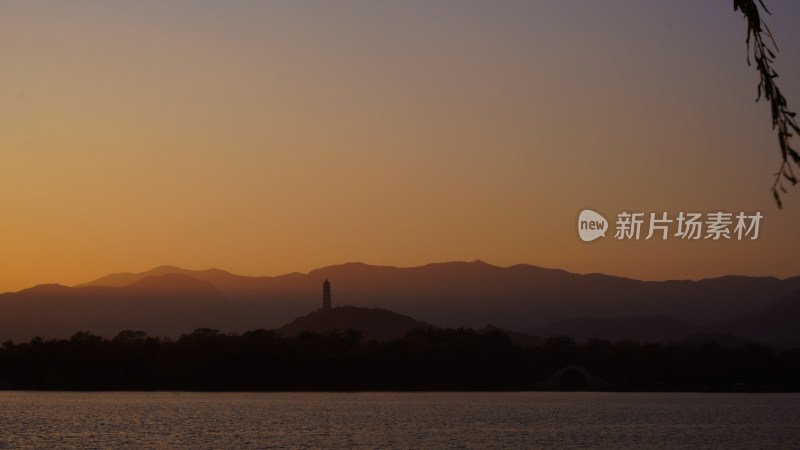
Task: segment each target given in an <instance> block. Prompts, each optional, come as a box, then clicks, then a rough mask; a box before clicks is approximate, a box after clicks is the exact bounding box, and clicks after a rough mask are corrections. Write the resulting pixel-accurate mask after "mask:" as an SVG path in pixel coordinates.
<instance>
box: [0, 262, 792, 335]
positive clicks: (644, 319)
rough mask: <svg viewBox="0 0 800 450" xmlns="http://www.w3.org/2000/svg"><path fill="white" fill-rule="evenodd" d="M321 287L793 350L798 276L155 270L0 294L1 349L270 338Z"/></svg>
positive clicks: (573, 325)
mask: <svg viewBox="0 0 800 450" xmlns="http://www.w3.org/2000/svg"><path fill="white" fill-rule="evenodd" d="M326 277H327V278H328V279H329V280H330V281H331V283H332V292H333V304H334V306H345V305H348V306H357V307H362V308H381V309H384V310H390V311H393V312H395V313H397V314H398V315H401V316H407V317H408V318H409V319H410V318H413V319H411V320H415V321H421V323H426V324H431V325H435V326H444V327H470V328H475V329H480V328H483V327H485V326H486V325H487V324H492V325H493V326H497V327H500V328H503V329H507V330H513V331H515V332H520V333H525V334H535V335H540V336H546V335H548V334H566V335H572V336H575V337H576V338H579V339H584V338H590V337H598V338H605V339H621V338H635V339H639V340H654V341H666V340H675V339H678V338H680V337H681V336H684V337H685V336H689V335H697V334H706V335H709V334H710V335H713V334H714V333H717V332H719V333H731V334H733V335H737V336H742V337H744V338H749V339H757V340H762V341H765V342H770V343H778V344H780V345H800V277H793V278H788V279H783V280H781V279H777V278H773V277H744V276H725V277H720V278H712V279H704V280H700V281H690V280H676V281H639V280H633V279H629V278H622V277H615V276H609V275H603V274H587V275H581V274H574V273H569V272H565V271H562V270H556V269H545V268H541V267H536V266H530V265H515V266H511V267H497V266H493V265H490V264H486V263H484V262H482V261H474V262H450V263H436V264H428V265H425V266H420V267H409V268H398V267H388V266H373V265H367V264H363V263H348V264H342V265H335V266H329V267H325V268H322V269H317V270H313V271H311V272H309V273H307V274H301V273H291V274H287V275H281V276H276V277H246V276H241V275H235V274H231V273H229V272H225V271H223V270H219V269H210V270H203V271H192V270H185V269H181V268H178V267H171V266H162V267H157V268H155V269H153V270H150V271H147V272H142V273H119V274H112V275H108V276H105V277H102V278H99V279H97V280H95V281H92V282H89V283H85V284H82V285H78V286H75V287H65V286H59V285H41V286H36V287H34V288H30V289H26V290H23V291H19V292H14V293H5V294H0V339H3V340H5V339H14V340H16V341H26V340H28V339H30V338H31V337H32V336H34V335H40V336H42V337H45V338H50V337H68V336H70V335H71V334H72V333H74V332H75V331H79V330H87V331H91V332H94V333H97V334H101V335H104V336H113V335H115V334H116V333H117V332H119V331H120V330H122V329H140V330H144V331H146V332H148V333H149V334H151V335H159V336H172V337H176V336H178V335H180V334H181V333H187V332H190V331H192V330H194V329H195V328H200V327H208V328H216V329H219V330H221V331H226V332H228V331H230V332H242V331H246V330H250V329H257V328H266V329H277V328H280V327H282V326H284V325H286V326H288V325H287V324H289V323H290V322H291V321H292V320H294V319H295V318H298V317H300V316H304V315H306V314H308V313H309V312H311V311H315V310H316V309H317V308H318V307H319V306H321V293H322V292H321V291H322V281H323V280H324V279H325V278H326Z"/></svg>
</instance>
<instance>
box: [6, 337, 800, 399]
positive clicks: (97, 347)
mask: <svg viewBox="0 0 800 450" xmlns="http://www.w3.org/2000/svg"><path fill="white" fill-rule="evenodd" d="M570 365H578V366H581V367H583V368H585V369H586V370H587V371H590V372H591V373H592V375H593V376H597V377H600V378H602V379H604V380H607V381H608V383H609V385H610V386H611V387H610V389H611V390H617V391H735V390H751V391H800V349H793V350H783V351H778V350H775V349H773V348H771V347H768V346H766V345H762V344H757V343H747V344H744V345H741V346H739V347H724V346H721V345H719V344H717V343H715V342H706V343H700V342H688V341H685V342H679V343H670V344H655V343H639V342H634V341H620V342H608V341H598V340H593V341H589V342H587V343H577V342H575V341H574V340H573V339H571V338H567V337H553V338H550V339H546V340H544V341H543V342H542V343H541V344H539V345H535V346H525V347H523V346H519V345H515V344H513V343H512V341H511V340H510V338H509V337H508V335H506V334H505V333H503V332H502V331H500V330H491V331H485V332H478V331H474V330H470V329H419V330H414V331H411V332H409V333H408V334H407V335H406V336H405V337H403V338H400V339H397V340H393V341H388V342H378V341H366V340H365V339H363V337H362V333H361V332H358V331H352V330H351V331H344V332H331V333H326V334H318V333H301V334H299V335H298V336H296V337H281V336H280V335H279V334H277V333H276V332H274V331H268V330H263V329H261V330H254V331H249V332H246V333H243V334H241V335H239V334H224V333H220V332H218V331H216V330H212V329H206V328H201V329H198V330H195V331H194V332H193V333H191V334H186V335H183V336H181V337H180V338H179V339H177V340H174V341H173V340H170V339H161V338H157V337H150V336H147V334H145V333H144V332H142V331H130V330H127V331H123V332H121V333H119V334H118V335H117V336H116V337H114V338H113V339H105V338H102V337H100V336H96V335H93V334H91V333H88V332H79V333H76V334H75V335H73V336H72V337H71V338H69V339H59V340H43V339H41V338H38V337H37V338H34V339H32V340H31V341H30V342H27V343H22V344H15V343H13V342H11V341H8V342H5V343H4V344H3V346H2V348H0V378H2V379H3V383H5V385H6V387H13V388H14V389H43V390H48V389H57V390H231V391H241V390H246V391H271V390H309V391H314V390H334V391H347V390H525V389H531V388H535V382H536V381H538V380H543V379H546V378H547V377H549V376H551V375H552V374H554V373H556V372H557V371H559V370H560V369H563V368H564V367H567V366H570ZM579 385H580V384H578V386H579ZM566 388H569V386H567V387H566Z"/></svg>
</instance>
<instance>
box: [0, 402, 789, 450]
mask: <svg viewBox="0 0 800 450" xmlns="http://www.w3.org/2000/svg"><path fill="white" fill-rule="evenodd" d="M85 446H88V447H131V448H143V447H145V448H147V447H166V446H169V447H191V448H253V447H476V448H483V447H526V448H531V447H559V448H564V447H574V448H586V447H605V448H609V447H611V448H622V447H627V448H630V447H638V448H641V447H659V448H687V447H691V448H697V447H703V448H709V447H711V448H774V447H783V448H800V394H682V393H681V394H652V393H621V394H620V393H550V392H547V393H543V392H508V393H505V392H504V393H441V392H436V393H185V392H177V393H175V392H100V393H94V392H91V393H87V392H22V391H0V447H39V448H52V447H56V448H64V447H85Z"/></svg>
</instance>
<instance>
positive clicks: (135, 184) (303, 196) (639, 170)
mask: <svg viewBox="0 0 800 450" xmlns="http://www.w3.org/2000/svg"><path fill="white" fill-rule="evenodd" d="M766 3H767V6H768V7H770V9H771V10H772V12H773V15H772V16H768V17H767V18H766V20H767V23H768V25H769V26H770V28H771V30H772V33H773V35H774V37H775V39H776V41H777V43H778V46H779V49H780V52H779V53H778V55H777V60H776V64H775V68H776V70H777V71H778V73H779V74H780V78H779V79H778V80H777V81H778V84H779V86H780V87H781V89H782V90H783V92H784V94H785V95H786V97H787V98H788V100H789V106H790V107H791V108H792V109H793V110H795V111H800V2H796V1H794V0H767V1H766ZM745 32H746V24H745V22H744V19H743V17H742V15H741V13H739V12H734V11H733V6H732V1H731V0H719V1H708V2H697V1H695V0H681V1H669V2H666V1H634V0H626V1H623V0H619V1H612V0H607V1H602V2H598V1H596V0H581V1H577V0H573V1H563V2H555V1H551V2H536V1H502V2H498V1H482V2H476V1H467V0H458V1H430V0H425V1H396V2H389V1H335V2H332V1H327V0H319V1H283V2H277V1H276V2H268V1H234V0H229V1H169V2H164V1H108V0H103V1H75V2H60V1H50V2H45V1H42V2H28V1H13V2H4V3H3V4H2V5H0V42H3V44H2V45H0V61H1V62H2V67H3V70H2V72H0V81H2V83H0V103H2V106H0V149H2V164H0V205H2V210H3V214H2V220H0V248H2V253H0V255H1V256H0V273H2V275H1V276H0V292H5V291H10V290H19V289H23V288H26V287H30V286H33V285H35V284H40V283H61V284H66V285H72V284H77V283H80V282H85V281H89V280H92V279H94V278H98V277H100V276H102V275H105V274H107V273H111V272H123V271H133V272H138V271H143V270H147V269H149V268H152V267H154V266H158V265H162V264H172V265H177V266H181V267H185V268H188V269H205V268H210V267H218V268H222V269H225V270H228V271H231V272H234V273H238V274H243V275H279V274H283V273H287V272H295V271H299V272H306V271H309V270H311V269H314V268H318V267H322V266H325V265H330V264H338V263H344V262H348V261H362V262H366V263H370V264H385V265H395V266H414V265H421V264H426V263H430V262H441V261H453V260H474V259H481V260H484V261H486V262H488V263H491V264H496V265H502V266H506V265H512V264H517V263H526V264H532V265H538V266H544V267H553V268H560V269H565V270H568V271H572V272H579V273H588V272H603V273H608V274H613V275H621V276H627V277H633V278H640V279H648V280H663V279H671V278H690V279H699V278H705V277H712V276H720V275H725V274H741V275H773V276H778V277H788V276H794V275H800V263H798V258H799V257H800V227H799V226H798V225H800V187H798V188H795V189H790V193H789V194H788V195H786V196H785V197H784V209H783V210H782V211H779V210H778V209H777V207H776V206H775V202H774V201H773V199H772V196H771V194H770V192H769V189H770V187H771V186H772V182H773V180H774V178H773V173H774V172H775V171H776V170H777V168H778V166H779V164H780V154H779V150H778V141H777V137H776V134H775V132H774V131H773V130H772V129H771V128H770V125H771V123H770V115H769V107H768V104H767V103H766V102H764V101H762V102H759V103H754V100H755V98H756V85H757V83H758V75H757V73H756V71H755V69H754V68H753V67H748V66H747V63H746V59H745V58H746V49H745ZM794 143H795V147H796V148H797V147H800V139H795V141H794ZM584 208H593V209H596V210H598V211H601V212H604V213H605V214H606V215H607V217H609V218H610V219H612V221H613V220H614V217H613V216H615V215H616V214H617V213H618V212H621V211H638V212H645V213H649V212H656V213H660V212H662V211H667V212H670V214H671V215H674V214H677V213H678V212H679V211H694V212H703V213H706V212H714V211H718V210H722V211H728V212H733V213H738V212H739V211H744V212H747V213H755V212H756V211H760V212H761V214H762V215H763V216H764V219H762V222H761V229H760V236H759V238H758V239H757V240H754V241H751V240H746V241H736V240H732V241H725V242H719V241H716V242H715V241H710V240H700V241H681V240H680V239H679V238H670V239H668V240H667V241H661V240H650V241H644V240H640V241H632V242H631V241H618V240H615V239H613V231H612V232H611V233H609V234H608V235H607V237H606V238H604V239H600V240H598V241H595V242H592V243H584V242H582V241H580V240H579V239H578V234H577V224H576V221H577V216H578V214H579V212H580V211H581V210H582V209H584ZM612 226H613V224H612Z"/></svg>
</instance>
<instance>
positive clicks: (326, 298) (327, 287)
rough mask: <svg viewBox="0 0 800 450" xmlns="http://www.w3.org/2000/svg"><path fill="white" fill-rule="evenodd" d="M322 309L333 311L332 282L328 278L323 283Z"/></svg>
mask: <svg viewBox="0 0 800 450" xmlns="http://www.w3.org/2000/svg"><path fill="white" fill-rule="evenodd" d="M322 309H325V310H328V309H331V282H330V281H328V278H325V282H324V283H322Z"/></svg>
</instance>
